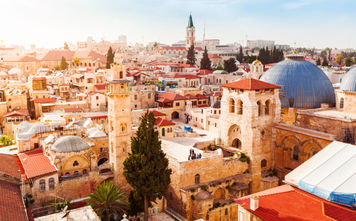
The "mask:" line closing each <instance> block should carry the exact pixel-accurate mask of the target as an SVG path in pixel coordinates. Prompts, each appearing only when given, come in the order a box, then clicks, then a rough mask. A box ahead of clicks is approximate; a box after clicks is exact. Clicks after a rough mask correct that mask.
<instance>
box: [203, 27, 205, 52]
mask: <svg viewBox="0 0 356 221" xmlns="http://www.w3.org/2000/svg"><path fill="white" fill-rule="evenodd" d="M203 47H204V48H205V22H204V33H203Z"/></svg>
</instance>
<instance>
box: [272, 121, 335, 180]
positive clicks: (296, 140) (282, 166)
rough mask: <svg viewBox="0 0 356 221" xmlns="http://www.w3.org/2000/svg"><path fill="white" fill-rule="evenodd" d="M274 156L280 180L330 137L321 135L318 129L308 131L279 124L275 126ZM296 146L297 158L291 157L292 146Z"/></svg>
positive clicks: (323, 145) (320, 147) (329, 139)
mask: <svg viewBox="0 0 356 221" xmlns="http://www.w3.org/2000/svg"><path fill="white" fill-rule="evenodd" d="M274 130H275V132H274V133H275V137H274V143H275V148H274V155H275V156H274V157H275V161H274V162H275V168H276V169H277V172H278V176H279V178H280V179H281V180H283V179H284V176H285V175H286V174H287V173H289V172H290V171H291V170H293V169H295V168H296V167H298V166H299V165H300V164H302V163H303V162H305V161H306V160H307V159H309V158H310V157H312V156H313V155H314V154H315V153H317V152H318V151H320V150H321V149H323V148H324V147H325V146H327V145H328V144H330V143H331V142H332V140H333V139H332V137H331V136H327V135H322V134H320V133H318V131H315V132H314V133H313V132H310V131H308V130H304V129H303V128H300V129H298V128H295V127H293V126H288V125H285V126H279V125H277V126H276V127H275V128H274ZM295 147H298V150H299V154H298V155H299V159H298V160H294V159H293V148H295Z"/></svg>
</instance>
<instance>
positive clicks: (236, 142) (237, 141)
mask: <svg viewBox="0 0 356 221" xmlns="http://www.w3.org/2000/svg"><path fill="white" fill-rule="evenodd" d="M231 145H232V146H233V147H235V148H238V149H241V141H240V139H238V138H235V139H234V140H233V141H232V144H231Z"/></svg>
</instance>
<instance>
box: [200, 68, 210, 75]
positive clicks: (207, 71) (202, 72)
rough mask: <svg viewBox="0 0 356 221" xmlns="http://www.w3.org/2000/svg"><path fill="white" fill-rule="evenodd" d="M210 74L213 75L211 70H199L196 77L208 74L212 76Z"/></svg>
mask: <svg viewBox="0 0 356 221" xmlns="http://www.w3.org/2000/svg"><path fill="white" fill-rule="evenodd" d="M212 73H213V71H212V70H206V69H202V70H199V73H198V75H208V74H212Z"/></svg>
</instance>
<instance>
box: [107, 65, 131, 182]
mask: <svg viewBox="0 0 356 221" xmlns="http://www.w3.org/2000/svg"><path fill="white" fill-rule="evenodd" d="M111 69H112V79H111V81H110V82H109V83H108V85H107V88H106V93H107V96H108V105H109V106H108V120H109V151H110V152H109V153H110V154H109V155H110V164H111V166H112V168H113V170H114V183H116V184H120V185H122V186H125V185H126V184H127V182H126V179H125V177H124V176H123V167H124V166H123V162H124V160H125V159H126V157H127V156H128V153H129V152H130V151H131V147H130V141H131V99H130V94H129V89H128V82H129V81H128V80H126V79H125V78H126V69H125V66H124V65H123V64H122V63H120V64H113V65H112V67H111Z"/></svg>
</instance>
